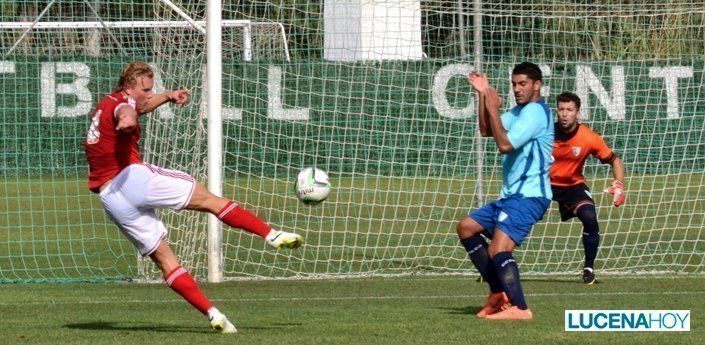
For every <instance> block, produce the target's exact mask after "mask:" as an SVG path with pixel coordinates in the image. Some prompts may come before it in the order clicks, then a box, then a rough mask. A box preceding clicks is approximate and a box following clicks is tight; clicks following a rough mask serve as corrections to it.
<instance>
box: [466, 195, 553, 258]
mask: <svg viewBox="0 0 705 345" xmlns="http://www.w3.org/2000/svg"><path fill="white" fill-rule="evenodd" d="M550 205H551V200H550V199H547V198H541V197H531V198H525V197H523V196H521V195H512V196H510V197H508V198H505V199H499V200H496V201H493V202H491V203H489V204H487V205H485V206H483V207H481V208H479V209H477V210H475V211H474V212H471V213H470V214H469V216H470V218H472V219H474V220H475V221H476V222H478V223H479V224H480V225H482V227H483V228H484V229H485V230H487V231H489V232H490V234H492V233H494V229H495V228H497V229H500V230H502V232H504V233H505V234H507V235H508V236H509V237H510V238H511V239H512V240H513V241H514V243H516V245H517V246H518V245H521V242H522V241H524V238H526V236H528V235H529V232H530V231H531V228H532V227H533V226H534V224H536V223H537V222H538V221H539V220H541V218H543V215H544V214H545V213H546V211H547V210H548V207H549V206H550Z"/></svg>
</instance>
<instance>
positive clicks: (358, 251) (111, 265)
mask: <svg viewBox="0 0 705 345" xmlns="http://www.w3.org/2000/svg"><path fill="white" fill-rule="evenodd" d="M703 176H705V175H703V174H690V175H682V176H671V177H670V178H668V179H666V178H663V177H651V176H634V177H631V178H630V183H629V185H628V187H627V190H628V192H629V193H630V194H629V199H628V200H629V203H628V205H627V206H626V207H624V208H620V209H615V208H612V207H610V206H609V199H608V197H606V196H604V195H603V194H600V195H598V196H597V197H596V201H597V203H598V204H599V205H600V218H601V226H603V228H602V233H603V235H604V236H603V247H602V249H601V252H600V258H599V260H598V266H597V269H598V277H599V278H601V280H603V281H604V283H603V284H600V285H597V286H585V285H583V284H581V283H580V282H579V281H580V279H579V277H577V276H566V275H565V274H566V273H567V272H575V271H576V270H577V269H579V267H580V264H581V261H582V248H581V246H580V242H579V241H580V240H579V233H580V229H579V225H578V224H577V223H575V222H574V223H560V222H558V221H557V212H556V210H555V207H554V208H553V209H552V210H551V211H550V212H549V214H547V216H546V217H545V219H544V221H542V223H541V224H539V225H537V227H536V228H535V229H534V231H533V232H532V234H531V237H530V239H529V241H528V242H527V244H526V245H524V246H522V248H520V249H519V250H518V251H517V253H516V255H515V256H516V257H517V259H518V261H519V262H520V268H521V270H522V272H523V273H522V274H523V277H524V290H525V292H526V294H527V299H528V303H529V305H530V306H531V307H532V308H533V310H534V315H535V318H534V320H532V321H530V322H512V323H492V322H488V321H486V320H479V319H476V318H475V317H474V316H473V314H474V312H476V311H477V310H478V309H479V307H480V306H481V305H482V304H483V303H484V299H485V297H486V293H487V291H486V287H485V286H484V285H483V284H479V283H476V282H475V281H474V279H475V277H476V274H474V273H468V274H467V275H465V276H460V275H457V273H458V272H472V268H471V266H472V264H471V263H470V261H469V260H468V259H467V254H466V253H464V251H463V249H462V248H460V246H459V245H458V243H457V236H456V235H455V234H454V233H453V224H454V222H455V221H456V220H457V219H458V218H459V217H460V216H462V215H463V214H464V212H466V211H467V209H468V208H471V207H472V205H473V203H474V200H473V195H472V193H473V191H474V184H473V183H472V181H468V180H462V179H442V180H430V179H405V178H386V177H378V178H375V179H367V180H365V179H337V180H334V184H335V185H336V186H337V187H336V189H334V193H333V195H331V197H330V199H329V200H328V201H326V203H324V204H323V205H320V206H319V207H315V208H309V207H305V206H302V205H301V203H299V202H298V201H297V200H296V199H295V198H294V197H293V195H292V194H291V193H290V187H291V186H290V185H289V183H288V181H286V179H278V180H271V179H269V180H268V179H237V180H234V181H228V183H227V186H229V187H228V188H226V189H225V193H227V194H228V195H231V196H232V197H233V198H234V199H236V200H246V201H247V203H248V205H250V206H252V208H253V209H254V211H255V212H256V213H257V214H260V215H263V216H264V217H265V218H267V219H269V220H271V221H272V222H274V223H276V224H279V225H281V226H283V227H284V228H286V229H299V230H301V231H302V232H303V234H304V235H306V239H307V242H306V245H305V246H304V247H302V248H301V249H299V250H297V251H295V252H291V253H288V252H287V253H275V252H273V251H271V250H266V249H265V248H264V244H263V243H262V241H261V240H260V239H258V238H254V237H252V236H250V235H247V234H244V233H243V232H242V231H240V230H235V229H226V230H225V232H224V241H225V243H226V245H225V256H226V260H225V262H224V265H225V271H226V277H242V276H250V275H262V276H271V277H287V276H292V275H305V274H308V273H314V274H331V275H341V276H345V275H360V274H365V273H364V272H376V273H381V274H395V273H397V274H399V273H401V274H407V276H401V277H395V276H385V277H379V278H361V279H338V280H302V279H294V280H242V281H230V282H226V283H221V284H203V286H204V290H205V291H206V294H207V295H208V296H209V297H211V298H213V299H214V301H215V302H216V305H217V306H218V307H219V308H220V309H221V310H222V311H224V312H225V313H227V314H228V315H229V316H230V317H231V319H232V321H233V322H234V323H235V324H236V326H237V327H238V328H239V329H240V334H237V335H220V334H211V332H210V329H209V327H208V323H207V322H206V320H205V319H204V318H203V317H202V316H200V315H198V313H197V312H196V311H195V310H194V309H192V308H191V307H190V306H189V305H188V304H187V303H186V302H184V301H183V300H181V299H180V297H179V296H177V295H176V294H174V293H173V292H171V291H170V290H169V289H168V288H167V287H166V286H165V285H164V284H163V283H162V284H140V283H128V282H126V281H129V280H130V278H140V277H143V276H142V275H141V273H140V272H139V269H138V267H137V263H136V259H135V251H134V249H133V248H132V246H131V244H130V243H129V242H128V241H127V240H126V239H124V238H123V237H122V235H121V234H120V233H119V232H118V231H117V229H116V228H115V227H114V225H113V224H111V223H110V222H109V221H108V220H107V218H106V217H105V215H104V213H103V211H102V210H101V208H100V205H99V202H98V200H97V197H95V195H92V194H90V193H89V192H88V191H87V190H86V189H85V185H84V183H85V182H84V181H83V180H82V179H74V178H66V179H56V178H44V179H26V178H16V179H6V180H5V181H0V192H3V193H4V194H3V195H4V199H3V202H2V203H1V204H0V238H2V240H0V282H1V283H5V284H0V310H1V311H2V312H1V313H0V318H2V319H1V320H0V344H3V343H7V344H56V343H66V344H136V343H145V342H148V343H154V344H162V343H163V344H177V343H178V344H182V343H183V344H201V343H204V344H205V343H209V344H218V343H228V344H232V343H242V344H275V343H282V344H385V345H389V344H468V343H470V344H473V343H483V342H489V341H492V342H497V343H498V342H500V341H502V342H510V343H526V344H536V343H545V344H556V343H561V344H565V343H575V344H644V343H646V344H676V343H678V344H682V343H690V344H702V343H705V332H703V326H705V324H704V323H703V321H702V315H703V314H704V313H705V299H703V295H704V294H705V277H704V276H703V275H702V273H703V268H702V263H703V257H704V256H705V242H703V241H702V238H703V237H702V229H703V228H702V224H703V217H704V214H703V211H702V210H703V209H705V205H704V204H703V199H702V197H701V196H700V195H702V194H701V192H702V191H701V190H700V189H701V188H702V187H701V186H702V185H703V183H702V181H703ZM495 180H496V179H495ZM429 181H432V182H429ZM600 183H602V184H604V181H602V182H600ZM600 183H598V182H596V183H595V186H594V189H595V190H599V189H601V188H603V187H604V186H602V185H600ZM692 186H697V188H692ZM487 189H489V190H495V189H496V186H494V185H492V186H488V188H487ZM384 205H387V206H384ZM186 220H187V221H193V220H188V219H186ZM165 221H166V222H167V224H170V225H173V226H177V225H184V224H185V222H184V219H182V218H173V219H172V218H167V219H165ZM190 224H192V225H198V224H200V223H199V221H198V220H195V221H193V223H190ZM188 226H189V225H188V224H187V225H186V227H188ZM170 230H171V233H170V241H172V243H174V244H175V248H177V249H179V250H182V249H184V248H185V249H189V248H188V247H192V248H190V249H191V250H192V251H186V250H184V251H178V253H179V255H180V256H182V259H184V256H183V255H184V254H182V253H186V254H187V255H192V256H188V257H186V259H184V261H186V262H187V263H188V265H191V271H192V272H195V274H196V275H198V276H199V277H200V278H203V277H204V276H205V268H204V262H205V258H204V257H203V253H204V250H205V249H204V248H205V241H204V238H205V237H204V234H203V232H202V231H199V230H198V229H196V231H191V232H190V234H192V235H190V236H193V237H192V238H190V237H188V236H184V233H181V232H180V231H181V230H178V229H173V228H170ZM194 253H195V254H194ZM625 267H632V268H631V269H629V268H627V269H625ZM614 271H619V272H624V273H625V274H627V275H605V274H603V273H605V272H614ZM641 271H652V272H661V273H660V274H659V275H640V274H638V273H637V272H641ZM302 272H303V273H302ZM428 272H432V273H444V272H455V273H456V275H447V276H436V275H431V276H428V275H424V273H428ZM561 272H562V273H563V275H561ZM680 272H683V273H689V274H686V275H684V274H676V273H680ZM543 273H551V275H544V274H543ZM408 274H412V276H408ZM417 274H418V275H417ZM600 274H602V275H600ZM147 278H151V279H157V280H158V279H159V277H158V275H155V274H154V272H153V271H152V275H150V276H148V277H147ZM77 281H91V282H92V283H80V282H77ZM18 282H20V283H18ZM24 282H35V283H38V284H26V283H24ZM67 282H69V283H67ZM567 309H689V310H691V312H692V317H691V332H689V333H649V332H644V333H574V332H570V333H569V332H564V331H563V329H564V320H563V317H564V316H563V315H564V310H567Z"/></svg>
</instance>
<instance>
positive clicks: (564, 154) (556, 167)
mask: <svg viewBox="0 0 705 345" xmlns="http://www.w3.org/2000/svg"><path fill="white" fill-rule="evenodd" d="M555 128H556V139H555V141H554V143H553V158H554V159H555V161H554V162H553V165H551V185H552V186H562V187H566V186H575V185H578V184H581V183H585V176H583V167H584V166H585V161H586V160H587V159H588V156H589V155H593V156H595V157H597V158H598V159H600V161H601V162H602V163H604V164H609V163H612V162H613V161H614V160H615V159H617V156H616V155H615V154H614V153H613V152H612V150H611V149H610V148H609V146H607V144H605V141H604V140H602V137H600V136H599V135H597V134H595V132H593V131H591V130H590V128H588V127H587V126H585V125H583V124H578V128H576V129H575V130H574V131H572V132H570V133H565V132H562V131H561V128H560V126H559V125H558V124H555Z"/></svg>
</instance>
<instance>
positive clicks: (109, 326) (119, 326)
mask: <svg viewBox="0 0 705 345" xmlns="http://www.w3.org/2000/svg"><path fill="white" fill-rule="evenodd" d="M63 327H64V328H69V329H83V330H90V331H96V330H98V331H100V330H102V331H128V332H129V331H133V332H141V331H148V332H168V333H213V331H212V330H211V329H210V328H209V327H207V326H204V327H198V328H196V327H178V326H173V325H164V324H135V325H130V324H126V323H125V322H119V323H118V322H106V321H99V322H86V323H70V324H67V325H64V326H63Z"/></svg>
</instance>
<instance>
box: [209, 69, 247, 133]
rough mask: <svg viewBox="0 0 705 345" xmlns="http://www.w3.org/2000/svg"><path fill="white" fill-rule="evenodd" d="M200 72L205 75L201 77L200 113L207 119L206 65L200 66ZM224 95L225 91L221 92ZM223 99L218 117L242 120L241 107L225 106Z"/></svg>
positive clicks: (224, 119)
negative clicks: (201, 100)
mask: <svg viewBox="0 0 705 345" xmlns="http://www.w3.org/2000/svg"><path fill="white" fill-rule="evenodd" d="M201 74H202V75H204V76H206V77H205V78H203V82H202V83H201V86H202V88H201V89H202V90H203V94H202V95H201V98H202V99H203V108H202V109H201V110H200V111H201V113H203V118H204V119H207V118H208V113H207V112H206V109H207V105H208V95H207V93H208V76H207V73H206V65H202V66H201ZM223 95H225V93H223ZM224 101H225V99H223V100H222V101H221V102H220V103H221V108H222V109H221V110H220V117H221V119H222V120H223V121H235V120H237V121H240V120H242V109H239V108H233V107H226V106H225V105H223V103H225V102H224Z"/></svg>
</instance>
